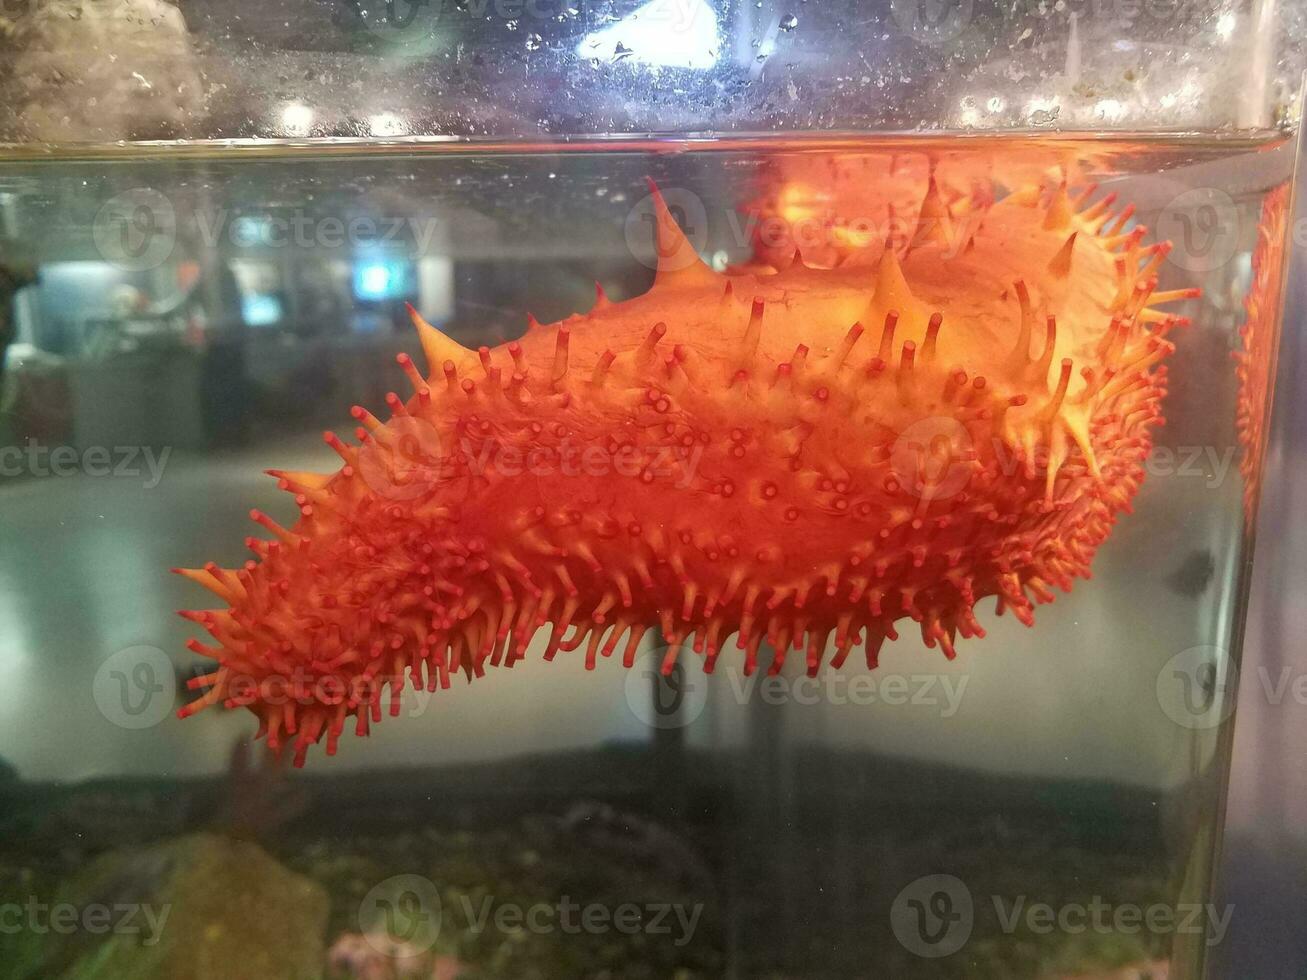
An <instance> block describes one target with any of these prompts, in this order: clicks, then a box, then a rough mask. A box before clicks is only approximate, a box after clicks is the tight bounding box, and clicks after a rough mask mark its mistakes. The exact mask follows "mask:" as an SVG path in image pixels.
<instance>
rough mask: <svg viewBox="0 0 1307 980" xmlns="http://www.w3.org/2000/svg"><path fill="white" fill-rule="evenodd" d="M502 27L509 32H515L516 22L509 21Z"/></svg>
mask: <svg viewBox="0 0 1307 980" xmlns="http://www.w3.org/2000/svg"><path fill="white" fill-rule="evenodd" d="M504 26H505V27H507V28H508V29H509V30H510V31H515V30H517V21H515V20H510V21H508V22H507V23H506V24H504Z"/></svg>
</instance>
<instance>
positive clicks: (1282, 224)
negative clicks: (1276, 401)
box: [1234, 184, 1291, 525]
mask: <svg viewBox="0 0 1307 980" xmlns="http://www.w3.org/2000/svg"><path fill="white" fill-rule="evenodd" d="M1290 190H1291V188H1290V185H1289V184H1284V185H1282V186H1280V187H1277V188H1276V189H1275V190H1273V191H1271V193H1270V194H1268V195H1267V196H1266V200H1265V201H1264V202H1263V203H1262V217H1261V221H1260V223H1259V224H1258V226H1257V248H1256V249H1255V250H1254V251H1253V281H1252V286H1251V287H1250V288H1249V290H1248V299H1247V301H1246V303H1245V308H1244V322H1243V325H1242V326H1241V327H1240V328H1239V339H1240V341H1241V342H1242V343H1241V349H1240V350H1237V351H1235V352H1234V360H1235V375H1236V377H1237V378H1238V381H1239V398H1238V404H1237V406H1236V415H1235V426H1236V431H1237V433H1238V436H1239V445H1240V447H1241V449H1242V451H1243V453H1242V455H1241V456H1240V458H1239V471H1240V473H1241V474H1242V476H1243V505H1244V514H1245V516H1246V518H1247V521H1248V523H1249V525H1251V523H1252V520H1253V518H1254V517H1255V516H1256V513H1257V500H1258V497H1259V495H1260V493H1261V466H1262V456H1263V454H1264V450H1265V443H1266V425H1267V422H1268V421H1269V419H1268V418H1267V409H1268V405H1267V399H1268V398H1269V397H1270V392H1271V373H1272V371H1273V370H1274V365H1275V350H1276V339H1277V338H1278V336H1279V318H1280V294H1281V293H1282V292H1283V290H1284V244H1285V234H1286V232H1287V227H1288V221H1289V193H1290Z"/></svg>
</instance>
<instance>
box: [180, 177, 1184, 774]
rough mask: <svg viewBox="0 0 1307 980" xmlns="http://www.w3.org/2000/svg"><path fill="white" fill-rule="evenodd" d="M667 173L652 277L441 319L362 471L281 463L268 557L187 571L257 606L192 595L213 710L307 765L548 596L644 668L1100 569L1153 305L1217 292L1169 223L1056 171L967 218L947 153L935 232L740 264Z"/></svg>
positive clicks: (1001, 594) (827, 632)
mask: <svg viewBox="0 0 1307 980" xmlns="http://www.w3.org/2000/svg"><path fill="white" fill-rule="evenodd" d="M654 195H655V204H656V207H657V208H658V219H659V220H658V222H657V235H658V249H659V257H660V265H659V269H658V273H657V276H656V280H655V284H654V286H653V288H652V289H651V290H650V291H649V292H648V293H646V294H645V295H643V296H640V297H638V298H636V299H632V300H630V301H628V302H623V303H617V304H613V303H611V302H609V301H608V300H607V299H606V298H605V297H604V296H603V293H602V290H600V291H599V299H598V302H597V303H596V305H595V307H594V309H592V310H591V311H590V312H589V313H588V314H585V315H583V316H576V317H572V318H569V319H568V320H566V321H563V322H561V323H557V324H552V325H548V326H546V325H541V324H537V323H535V322H534V321H532V323H531V325H530V329H529V330H528V332H527V334H526V335H525V336H524V337H523V338H522V339H521V340H520V341H517V342H514V343H510V344H507V345H504V346H503V347H499V348H496V349H494V350H488V349H485V348H483V349H482V350H481V351H479V352H474V351H469V350H466V349H464V348H462V347H460V346H459V345H458V344H456V343H454V342H453V341H452V340H449V339H448V338H446V337H444V336H443V335H441V334H440V333H439V332H437V331H436V330H435V329H434V328H432V327H430V326H428V325H427V324H425V323H423V322H422V321H421V320H420V319H419V318H416V316H415V322H416V323H417V328H418V330H419V333H420V337H421V341H422V345H423V348H424V350H425V352H426V354H427V359H428V361H429V363H430V365H431V370H430V372H429V376H428V377H423V376H422V375H421V374H419V373H418V371H417V369H416V367H414V366H413V365H412V364H411V362H409V361H408V359H407V357H405V356H403V355H401V358H400V360H401V363H402V364H403V365H404V367H405V369H406V370H407V371H408V373H409V376H410V378H411V380H412V382H413V384H414V387H415V391H416V394H414V395H413V396H411V397H410V398H409V399H408V400H407V401H406V402H404V401H401V400H400V399H399V398H398V397H396V396H393V395H392V396H390V398H389V399H388V402H389V405H390V410H391V413H392V418H391V419H390V421H388V422H385V423H381V422H379V421H378V420H377V419H375V418H373V417H372V416H371V415H370V414H369V413H367V412H366V411H365V410H363V409H360V408H356V409H355V410H354V414H355V418H356V419H358V420H359V421H360V422H361V423H362V424H361V426H360V428H359V430H358V434H359V437H360V439H361V440H362V441H361V444H360V445H359V446H349V445H346V444H344V443H343V442H341V441H340V440H338V439H337V438H336V437H335V436H333V435H330V434H328V436H327V440H328V442H330V443H331V444H332V445H333V446H334V447H335V448H336V450H337V452H338V453H339V454H340V455H341V457H342V459H343V461H344V466H343V467H342V469H341V470H340V471H339V472H337V473H334V474H330V475H315V474H304V473H274V475H275V476H277V477H278V478H279V479H280V480H281V481H282V485H283V487H284V488H285V489H287V490H289V491H290V492H292V493H293V494H295V495H296V501H297V503H298V504H299V507H300V515H301V516H300V518H299V520H298V521H297V522H296V524H295V526H294V527H293V528H291V529H289V530H286V529H284V528H281V527H279V526H278V525H276V524H275V523H274V522H272V521H271V520H270V519H269V518H267V517H266V516H264V515H262V514H255V515H254V516H255V519H256V520H258V521H259V522H260V523H263V524H264V525H265V526H267V527H268V528H269V529H271V530H272V531H273V532H274V534H275V540H273V541H271V542H264V541H260V540H255V539H250V540H249V544H250V547H251V548H252V549H253V550H254V552H255V553H256V555H257V556H258V558H259V559H260V560H259V561H257V562H253V561H251V562H248V563H247V564H246V566H245V568H244V569H240V570H225V569H220V568H217V567H216V566H213V565H209V566H206V567H205V568H203V569H199V570H187V571H183V572H182V574H184V575H187V576H189V577H190V578H192V579H193V580H195V581H196V582H198V583H199V584H201V585H204V586H206V587H208V588H209V589H211V590H212V591H214V592H216V593H217V594H218V595H219V596H220V597H221V598H222V599H223V600H224V602H225V603H227V604H228V606H229V607H230V608H224V609H220V610H209V611H201V612H192V613H184V614H183V615H187V616H189V617H190V618H192V619H194V620H195V621H196V622H198V623H200V624H201V625H202V626H204V627H205V628H206V629H208V630H209V632H210V633H211V634H212V635H213V636H214V637H215V638H216V640H217V646H205V645H203V644H200V643H197V642H194V641H192V645H191V649H193V650H196V651H198V652H201V653H204V654H206V655H208V656H211V657H213V658H215V659H216V660H217V661H218V663H219V667H218V669H217V670H216V671H215V672H213V673H211V674H209V675H208V676H207V677H204V678H200V679H198V680H197V681H196V682H195V686H197V687H207V688H208V691H207V693H206V694H205V695H204V696H203V697H202V698H201V699H200V700H198V701H196V702H194V703H193V704H192V705H190V706H188V707H187V708H186V709H185V711H184V714H190V713H193V712H194V711H196V710H198V709H199V708H202V707H203V706H205V705H207V704H214V703H217V704H227V705H228V706H235V705H244V706H247V707H249V708H250V709H251V710H252V711H254V712H255V714H257V715H258V716H259V719H260V722H261V729H262V731H263V732H265V733H266V734H267V736H268V737H269V739H270V740H271V742H272V743H273V745H274V746H280V745H281V744H283V743H284V742H286V741H293V742H294V746H295V750H296V757H297V762H302V761H303V758H304V754H305V752H306V751H307V749H308V748H309V747H310V746H311V745H313V744H314V743H316V742H317V741H319V740H320V739H321V738H322V736H323V735H324V734H325V735H326V737H327V741H328V744H327V749H328V752H334V751H335V749H336V743H337V737H338V735H339V734H340V732H341V731H342V729H343V727H344V726H345V724H346V723H347V721H348V720H349V719H350V718H354V719H355V721H354V725H355V727H356V730H357V731H358V732H359V733H360V734H363V733H366V732H367V730H368V727H369V725H370V724H371V723H372V722H374V721H377V720H379V719H380V717H381V714H382V707H381V701H382V697H383V689H384V688H389V691H390V700H391V702H392V703H391V710H392V713H394V712H397V711H398V707H399V706H398V697H399V693H400V691H401V690H402V689H403V687H404V686H405V684H406V683H412V684H414V685H423V684H425V685H426V686H427V687H428V689H431V690H435V689H436V688H439V687H446V686H448V685H449V683H450V677H451V675H453V674H455V673H457V672H459V671H462V672H464V673H466V674H467V675H468V676H469V678H471V677H479V676H482V675H483V674H484V673H485V672H486V669H487V668H488V667H491V666H500V665H511V664H512V663H513V662H514V661H515V660H516V659H518V658H521V657H522V656H523V655H524V654H525V651H526V648H527V644H528V642H529V641H530V640H531V638H532V637H533V635H534V634H535V633H536V631H537V629H538V628H539V627H541V626H546V625H548V626H549V627H550V635H549V639H548V645H547V647H546V649H545V654H544V655H545V657H546V659H552V658H553V657H554V656H555V655H556V654H557V653H558V652H559V651H560V650H562V651H569V650H576V649H579V648H582V647H584V648H585V654H584V656H585V658H586V665H587V666H593V665H594V663H595V660H596V658H597V657H598V656H601V655H602V656H609V655H611V654H612V653H614V652H615V651H616V650H617V649H618V648H619V646H620V647H621V649H622V651H623V657H624V660H625V662H626V663H627V664H628V665H629V664H630V663H631V662H632V659H633V657H634V655H635V652H636V647H637V644H638V642H639V640H640V638H641V636H642V635H644V633H645V632H646V631H647V630H649V629H650V628H657V629H659V630H660V631H661V633H662V635H663V636H664V637H665V639H666V641H667V642H668V643H669V644H670V647H669V651H668V654H667V660H666V662H665V665H664V666H665V668H666V669H668V670H670V669H671V667H672V665H673V663H674V660H675V658H676V656H677V655H678V645H679V644H680V642H681V641H682V640H685V639H690V640H691V642H692V647H693V650H694V651H695V652H696V653H697V654H699V655H701V656H702V657H703V658H704V661H705V667H706V669H708V670H712V669H713V668H714V666H715V665H716V663H717V660H718V657H719V656H720V655H723V654H725V655H726V656H727V657H728V658H730V659H735V658H737V657H738V658H739V660H742V661H743V668H744V670H745V671H746V672H751V671H753V670H754V669H755V667H756V665H757V662H758V659H759V647H760V644H761V643H762V642H763V641H764V640H766V641H767V642H768V643H769V644H770V646H771V647H772V648H773V649H774V651H775V655H774V657H773V658H772V662H771V665H770V669H771V670H772V671H777V670H779V669H780V668H781V665H782V663H783V662H784V659H785V657H786V655H787V651H789V650H790V649H791V648H793V649H797V650H802V651H804V655H805V656H806V660H807V666H808V669H809V670H810V671H811V672H813V673H815V672H816V671H817V670H818V669H819V668H820V666H821V664H822V661H823V659H824V658H825V656H826V654H827V651H828V646H829V648H830V649H831V650H832V651H833V660H832V663H833V665H834V666H839V665H840V664H842V663H843V661H844V659H845V657H846V656H847V655H848V654H849V652H850V651H851V650H852V649H853V648H854V647H857V646H861V647H862V648H864V649H865V654H866V658H867V661H868V663H869V664H871V665H874V664H875V662H876V658H877V655H878V651H879V650H880V648H881V645H882V643H883V641H884V640H885V639H886V638H894V637H896V636H897V632H896V624H897V623H899V622H900V621H902V620H905V619H908V620H912V621H915V622H916V623H917V624H918V626H919V628H920V631H921V635H922V636H923V638H924V640H925V642H926V644H927V645H928V646H932V647H933V646H937V645H938V646H939V647H942V648H943V650H944V652H945V654H946V655H948V656H950V657H952V656H953V655H954V641H955V638H956V637H957V636H958V635H961V636H964V637H970V636H981V635H983V630H982V629H981V626H980V624H979V623H978V622H977V619H976V617H975V615H974V607H975V605H976V603H977V602H978V601H979V600H980V599H982V598H984V597H986V596H996V597H997V601H998V609H999V611H1000V612H1001V611H1002V610H1003V609H1004V608H1009V609H1011V610H1012V611H1013V612H1014V613H1015V614H1016V615H1017V616H1018V617H1019V618H1020V619H1021V620H1022V621H1024V622H1026V623H1030V622H1031V621H1032V619H1033V616H1032V608H1033V602H1044V601H1048V600H1050V599H1052V598H1053V592H1052V588H1053V587H1055V586H1056V587H1060V588H1062V589H1064V590H1067V589H1069V588H1070V587H1071V583H1072V580H1073V579H1074V578H1075V577H1077V576H1082V577H1083V576H1088V574H1089V562H1090V559H1091V557H1092V556H1093V554H1094V551H1095V549H1096V548H1097V547H1098V545H1099V544H1100V543H1101V542H1102V541H1103V540H1104V538H1105V537H1106V536H1107V535H1108V533H1109V529H1110V527H1111V525H1112V523H1113V522H1114V520H1115V519H1116V516H1117V514H1118V513H1120V512H1121V511H1122V510H1125V509H1128V506H1129V502H1130V499H1131V497H1132V496H1133V494H1134V493H1135V491H1136V490H1137V488H1138V486H1139V483H1140V481H1141V480H1142V478H1143V467H1142V460H1143V459H1144V457H1145V455H1146V454H1147V453H1148V451H1149V448H1150V439H1149V431H1150V429H1151V428H1152V426H1153V425H1155V424H1156V423H1157V422H1158V421H1159V420H1160V413H1159V400H1160V398H1161V396H1162V394H1163V372H1164V369H1163V368H1162V367H1161V366H1160V362H1161V361H1162V360H1163V358H1164V357H1165V356H1166V355H1167V353H1168V352H1169V350H1170V349H1171V344H1170V343H1169V342H1168V341H1166V340H1165V339H1164V338H1163V336H1162V334H1164V333H1165V331H1166V330H1167V329H1169V328H1170V327H1171V326H1173V325H1175V324H1176V323H1177V322H1179V321H1178V320H1176V318H1174V317H1169V316H1166V315H1164V314H1162V313H1159V312H1157V311H1156V310H1154V309H1153V308H1151V307H1152V306H1155V305H1157V304H1159V303H1164V302H1167V301H1169V300H1174V299H1178V298H1183V297H1187V296H1189V295H1191V293H1189V292H1183V293H1175V294H1161V293H1156V292H1154V287H1155V280H1154V278H1153V276H1154V273H1155V270H1156V269H1157V268H1158V266H1159V264H1160V262H1161V261H1162V258H1163V256H1164V254H1165V252H1166V249H1167V246H1165V245H1153V246H1148V247H1141V245H1140V241H1141V238H1142V236H1143V234H1144V231H1143V229H1134V230H1133V231H1131V232H1129V233H1125V232H1124V231H1123V227H1122V226H1123V224H1124V218H1123V217H1121V216H1119V215H1117V216H1114V215H1113V214H1112V213H1111V211H1110V202H1108V201H1102V202H1099V203H1097V204H1095V205H1093V206H1089V207H1084V204H1085V202H1086V201H1087V200H1088V198H1089V196H1090V192H1085V193H1084V194H1083V195H1081V196H1080V197H1078V198H1076V199H1074V200H1073V199H1072V198H1071V197H1069V196H1068V194H1067V192H1066V189H1065V187H1063V186H1057V185H1056V184H1054V185H1053V186H1051V187H1045V188H1042V189H1041V188H1038V187H1032V188H1028V189H1026V190H1024V191H1022V192H1019V193H1013V194H1010V195H1008V196H1006V197H1005V198H1003V199H1002V200H1001V201H999V202H998V203H996V204H994V205H993V206H992V207H990V208H988V209H987V211H986V213H985V216H984V220H983V221H981V222H979V223H978V230H976V231H975V232H974V235H969V237H968V239H967V241H966V243H965V244H963V245H960V246H959V244H958V243H957V242H955V241H953V240H952V238H953V226H952V223H951V216H950V212H949V209H948V207H947V206H946V204H945V202H944V200H943V198H942V196H941V195H940V193H939V192H938V190H937V189H936V187H935V185H934V183H933V181H932V182H931V183H930V186H929V189H928V190H927V192H926V194H925V199H924V201H923V202H922V203H921V205H920V212H921V215H922V221H921V222H920V223H919V225H918V228H917V234H916V235H914V236H913V238H912V239H911V240H907V241H895V242H893V243H892V244H891V245H889V246H881V245H875V246H872V247H870V248H867V249H864V250H862V251H860V252H858V253H857V254H854V255H851V256H847V257H846V258H845V260H844V261H843V263H842V264H841V265H840V266H839V267H838V268H833V269H823V268H814V267H810V266H808V265H805V264H804V262H803V261H802V260H801V259H796V261H794V262H793V263H792V264H790V265H789V266H788V267H787V268H785V269H784V270H783V271H779V272H776V271H773V273H772V274H770V275H762V274H758V275H753V274H749V275H735V276H723V275H720V274H717V273H714V272H712V271H711V270H710V269H709V268H707V267H706V266H705V265H704V264H703V263H702V262H701V261H700V260H699V258H698V256H697V255H696V254H695V253H694V251H693V249H692V247H691V246H690V244H689V243H688V241H687V240H686V239H685V237H684V236H683V235H682V233H681V231H680V229H679V228H678V227H677V225H676V223H675V221H674V219H673V218H672V217H671V215H670V214H669V213H668V212H667V209H666V208H665V207H664V206H663V205H662V202H661V198H660V197H659V196H658V195H657V192H656V191H655V192H654ZM927 218H929V219H930V220H926V219H927ZM739 650H742V651H743V653H742V654H740V653H738V652H737V651H739ZM274 695H275V696H274Z"/></svg>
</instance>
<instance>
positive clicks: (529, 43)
mask: <svg viewBox="0 0 1307 980" xmlns="http://www.w3.org/2000/svg"><path fill="white" fill-rule="evenodd" d="M543 43H544V39H543V38H541V37H540V35H539V34H528V35H527V36H526V49H527V50H528V51H539V50H540V45H541V44H543Z"/></svg>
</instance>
